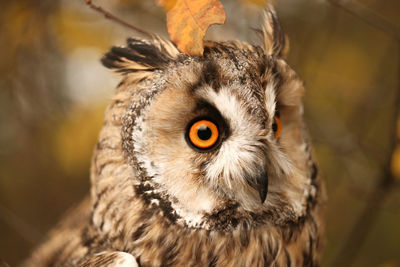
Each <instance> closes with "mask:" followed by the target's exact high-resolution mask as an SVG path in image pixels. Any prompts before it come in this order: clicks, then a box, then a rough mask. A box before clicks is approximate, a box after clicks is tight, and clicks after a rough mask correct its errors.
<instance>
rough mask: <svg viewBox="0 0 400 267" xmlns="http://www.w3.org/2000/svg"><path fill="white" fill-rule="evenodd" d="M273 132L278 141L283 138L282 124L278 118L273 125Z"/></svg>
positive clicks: (275, 117) (275, 118)
mask: <svg viewBox="0 0 400 267" xmlns="http://www.w3.org/2000/svg"><path fill="white" fill-rule="evenodd" d="M272 130H273V131H274V133H275V139H276V140H278V139H279V136H281V131H282V123H281V120H280V119H279V118H278V116H274V123H272Z"/></svg>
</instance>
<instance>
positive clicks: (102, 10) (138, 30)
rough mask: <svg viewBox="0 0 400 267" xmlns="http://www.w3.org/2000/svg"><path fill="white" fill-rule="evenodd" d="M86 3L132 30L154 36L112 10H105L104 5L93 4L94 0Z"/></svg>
mask: <svg viewBox="0 0 400 267" xmlns="http://www.w3.org/2000/svg"><path fill="white" fill-rule="evenodd" d="M85 3H86V4H87V5H88V6H89V7H90V8H92V9H94V10H96V11H97V12H99V13H101V14H103V15H104V17H106V18H107V19H110V20H113V21H115V22H117V23H119V24H121V25H123V26H125V27H127V28H129V29H131V30H134V31H136V32H138V33H140V34H143V35H145V36H147V37H152V36H153V35H152V34H150V33H148V32H146V31H144V30H142V29H139V28H137V27H135V26H133V25H132V24H129V23H128V22H126V21H124V20H122V19H120V18H118V17H117V16H115V15H113V14H111V13H110V12H108V11H106V10H104V9H103V8H102V7H100V6H98V5H95V4H93V2H92V0H85Z"/></svg>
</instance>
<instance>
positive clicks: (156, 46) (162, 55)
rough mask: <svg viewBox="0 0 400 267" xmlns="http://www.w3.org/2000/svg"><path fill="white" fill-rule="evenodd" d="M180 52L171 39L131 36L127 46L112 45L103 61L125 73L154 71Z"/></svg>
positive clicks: (104, 63)
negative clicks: (146, 38) (144, 38)
mask: <svg viewBox="0 0 400 267" xmlns="http://www.w3.org/2000/svg"><path fill="white" fill-rule="evenodd" d="M179 54H180V52H179V51H178V49H177V48H176V47H175V46H174V45H173V44H172V43H171V42H170V41H168V40H165V39H163V38H161V37H159V36H153V40H151V41H147V40H140V39H135V38H129V39H128V40H127V46H126V47H112V48H111V50H110V51H109V52H108V53H107V54H105V55H104V57H103V58H102V59H101V62H102V63H103V65H104V66H105V67H107V68H110V69H115V70H116V71H117V72H121V73H124V74H127V73H137V72H152V71H154V70H156V69H162V68H164V67H165V66H166V65H167V64H168V63H169V62H171V61H172V60H174V59H175V58H176V57H177V56H178V55H179Z"/></svg>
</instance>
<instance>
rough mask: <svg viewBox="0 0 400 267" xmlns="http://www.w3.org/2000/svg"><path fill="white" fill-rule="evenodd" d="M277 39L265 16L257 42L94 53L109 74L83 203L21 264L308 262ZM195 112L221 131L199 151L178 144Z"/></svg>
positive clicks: (299, 142)
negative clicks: (114, 79)
mask: <svg viewBox="0 0 400 267" xmlns="http://www.w3.org/2000/svg"><path fill="white" fill-rule="evenodd" d="M283 36H284V35H283V34H282V32H281V30H280V27H279V24H278V23H277V20H276V18H275V15H274V13H273V11H267V12H266V19H265V26H264V27H263V41H264V46H263V47H258V46H253V45H249V44H247V43H242V42H238V41H233V42H206V43H205V51H204V55H203V56H202V57H194V56H188V55H183V54H181V53H179V51H178V50H177V49H176V48H175V46H174V45H173V44H172V43H170V42H169V41H167V40H164V39H161V38H159V37H157V36H155V37H154V39H153V40H151V41H143V40H138V39H129V40H128V45H127V47H114V48H113V49H112V50H111V51H110V52H109V53H108V54H106V55H105V57H104V58H103V64H104V65H105V66H107V67H109V68H112V69H115V70H116V71H118V72H120V73H122V76H123V80H122V82H121V84H120V85H119V87H118V88H117V92H116V94H115V96H114V97H113V99H112V101H111V104H110V105H109V106H108V108H107V110H106V112H105V121H104V126H103V129H102V131H101V133H100V136H99V142H98V144H97V147H96V149H95V152H94V156H93V160H92V168H91V183H92V188H91V200H90V201H89V200H86V201H84V202H83V203H82V204H81V205H80V206H79V207H78V208H76V209H75V210H73V211H71V212H70V213H69V214H67V215H66V217H65V219H64V220H63V221H62V222H61V224H60V225H59V226H58V227H57V228H56V229H55V230H54V231H53V232H52V233H51V234H50V237H49V241H47V242H46V243H45V244H43V245H42V246H41V247H40V248H39V249H38V250H37V251H36V252H35V253H34V254H33V256H32V258H31V259H29V260H28V261H27V262H26V266H76V265H80V266H103V265H110V266H111V265H112V264H114V265H115V266H132V264H133V262H134V259H133V258H132V257H130V255H132V256H133V257H134V258H135V259H136V261H137V262H138V264H139V266H318V265H319V259H320V255H321V248H322V240H321V239H322V233H323V223H322V206H323V201H324V196H323V192H322V191H323V190H322V185H321V180H320V177H319V175H318V172H317V167H316V165H315V163H314V162H313V159H312V156H311V151H310V147H309V144H308V140H307V134H306V132H305V130H304V129H305V125H304V122H303V119H302V103H301V97H302V94H303V90H304V88H303V83H302V82H301V81H300V80H299V78H298V77H297V76H296V74H295V73H294V71H293V70H292V69H291V68H290V67H289V66H288V64H287V62H286V61H285V60H284V59H283V58H282V56H283V54H284V51H285V45H284V42H285V38H284V37H283ZM276 111H279V114H280V119H281V121H282V135H281V137H280V138H279V139H278V140H276V139H275V138H274V132H273V130H272V123H273V120H274V116H275V114H276ZM201 116H208V117H213V118H214V119H215V120H216V121H221V124H220V125H222V128H223V129H222V131H221V135H222V137H221V144H220V145H219V146H217V147H216V148H215V149H213V150H210V151H207V152H199V151H196V150H194V149H193V148H192V147H190V146H189V145H188V143H187V141H186V140H185V129H186V127H187V124H188V123H189V122H190V121H191V120H193V118H196V117H201ZM266 174H268V176H267V177H264V176H265V175H266ZM260 177H264V178H265V179H266V178H268V179H267V182H268V190H267V197H266V200H265V201H264V202H261V201H260V196H259V194H258V191H257V190H259V189H260V187H261V186H262V185H263V184H262V182H260V181H261V180H260ZM264 181H265V180H264ZM122 252H124V253H122Z"/></svg>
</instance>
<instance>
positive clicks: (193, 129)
mask: <svg viewBox="0 0 400 267" xmlns="http://www.w3.org/2000/svg"><path fill="white" fill-rule="evenodd" d="M186 135H187V139H188V141H189V142H190V144H191V145H192V146H193V147H195V148H197V149H200V150H208V149H211V148H213V147H214V145H215V144H216V143H217V141H218V137H219V132H218V127H217V125H216V124H215V123H213V122H212V121H210V120H207V119H201V120H196V121H194V122H192V123H191V124H189V127H188V131H187V133H186Z"/></svg>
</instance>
